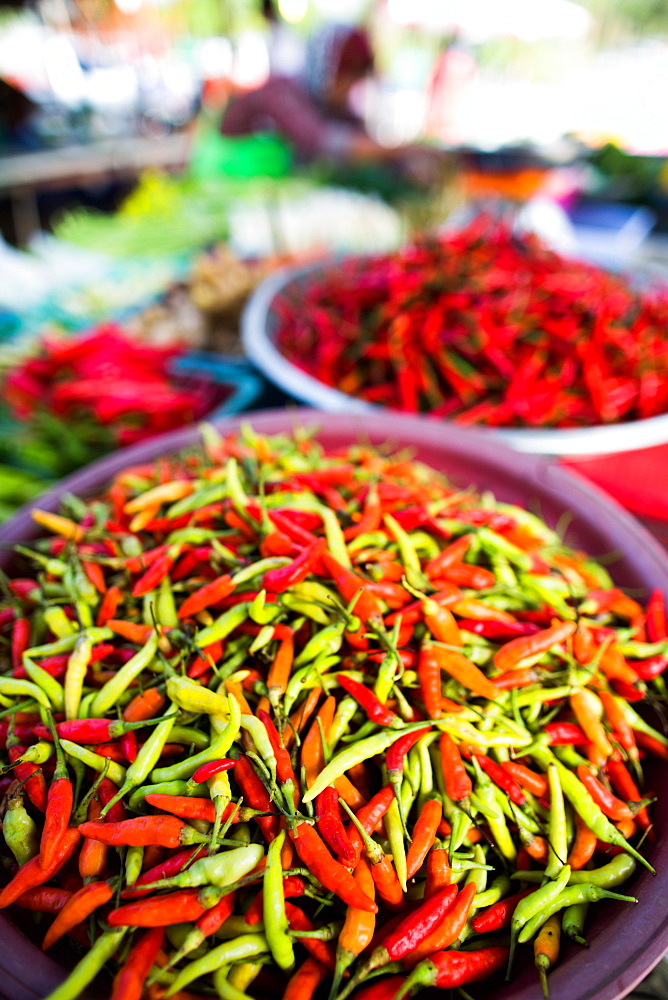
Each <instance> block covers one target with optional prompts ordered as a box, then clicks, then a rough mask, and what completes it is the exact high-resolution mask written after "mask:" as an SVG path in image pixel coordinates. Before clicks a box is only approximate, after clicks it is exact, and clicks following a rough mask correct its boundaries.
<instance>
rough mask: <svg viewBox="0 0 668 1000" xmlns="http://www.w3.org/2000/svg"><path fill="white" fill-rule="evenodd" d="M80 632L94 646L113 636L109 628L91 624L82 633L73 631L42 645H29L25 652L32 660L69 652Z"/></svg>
mask: <svg viewBox="0 0 668 1000" xmlns="http://www.w3.org/2000/svg"><path fill="white" fill-rule="evenodd" d="M82 634H83V635H86V636H87V637H88V638H89V639H90V641H91V643H92V644H93V645H94V646H96V645H97V644H98V643H101V642H106V641H107V639H113V637H114V633H113V632H112V631H111V629H110V628H106V627H97V626H93V627H92V628H87V629H84V632H83V633H81V632H73V633H72V635H68V636H65V638H64V639H57V640H56V641H55V642H48V643H46V644H45V645H42V646H31V647H30V649H27V650H26V653H27V655H28V656H29V657H30V658H31V659H32V660H41V659H42V657H44V656H57V655H58V654H59V653H70V652H71V651H72V650H73V649H74V646H75V645H76V641H77V639H78V638H79V636H80V635H82Z"/></svg>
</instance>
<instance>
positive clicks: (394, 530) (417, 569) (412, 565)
mask: <svg viewBox="0 0 668 1000" xmlns="http://www.w3.org/2000/svg"><path fill="white" fill-rule="evenodd" d="M383 521H384V523H385V525H386V527H387V529H388V530H389V532H390V534H391V535H392V537H393V538H394V540H395V542H396V543H397V546H398V547H399V555H400V556H401V561H402V563H403V565H404V571H405V573H406V579H407V581H408V583H409V584H410V585H411V587H413V588H414V589H415V590H425V589H429V582H428V581H427V580H426V578H425V575H424V573H423V572H422V567H421V565H420V557H419V556H418V554H417V552H416V551H415V547H414V545H413V542H412V540H411V536H410V535H409V534H408V532H407V531H404V529H403V528H402V527H401V525H400V524H399V522H398V521H397V519H396V518H394V517H393V516H392V514H385V515H384V517H383Z"/></svg>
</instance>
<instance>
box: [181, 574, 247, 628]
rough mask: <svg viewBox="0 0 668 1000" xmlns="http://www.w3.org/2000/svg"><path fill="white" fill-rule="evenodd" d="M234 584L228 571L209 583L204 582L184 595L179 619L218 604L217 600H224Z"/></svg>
mask: <svg viewBox="0 0 668 1000" xmlns="http://www.w3.org/2000/svg"><path fill="white" fill-rule="evenodd" d="M234 586H235V585H234V582H233V580H232V577H231V576H230V575H229V573H225V574H224V575H223V576H219V577H218V578H217V579H216V580H212V581H211V582H210V583H205V584H204V586H202V587H200V588H199V589H198V590H196V591H194V593H192V594H190V596H189V597H186V599H185V601H184V602H183V604H182V605H181V606H180V608H179V610H178V616H179V618H180V619H181V620H183V619H184V618H192V617H193V616H194V615H196V614H199V612H200V611H205V610H206V609H207V608H210V607H211V606H212V605H213V604H218V602H219V601H222V600H224V599H225V598H226V597H228V596H229V594H231V593H232V591H233V590H234Z"/></svg>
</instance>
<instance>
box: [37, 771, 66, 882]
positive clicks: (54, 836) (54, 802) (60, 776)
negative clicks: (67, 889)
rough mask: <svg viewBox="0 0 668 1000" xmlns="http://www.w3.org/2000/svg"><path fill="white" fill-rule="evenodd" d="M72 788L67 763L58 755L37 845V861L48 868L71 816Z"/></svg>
mask: <svg viewBox="0 0 668 1000" xmlns="http://www.w3.org/2000/svg"><path fill="white" fill-rule="evenodd" d="M73 802H74V790H73V788H72V782H71V781H70V779H69V775H68V773H67V765H66V764H65V762H64V760H63V759H62V757H61V756H60V755H59V759H58V762H57V764H56V769H55V771H54V773H53V778H52V779H51V784H50V785H49V791H48V794H47V799H46V811H45V813H44V826H43V827H42V838H41V840H40V845H39V863H40V865H41V866H42V868H46V869H49V868H51V865H52V863H53V860H54V858H55V857H56V856H57V854H58V850H59V848H60V845H61V842H62V841H63V838H64V837H65V834H66V833H67V830H68V825H69V822H70V818H71V816H72V805H73Z"/></svg>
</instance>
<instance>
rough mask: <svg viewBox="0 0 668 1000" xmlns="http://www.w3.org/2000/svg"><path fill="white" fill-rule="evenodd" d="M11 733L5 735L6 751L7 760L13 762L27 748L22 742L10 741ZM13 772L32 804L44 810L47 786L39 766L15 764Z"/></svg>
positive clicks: (41, 810)
mask: <svg viewBox="0 0 668 1000" xmlns="http://www.w3.org/2000/svg"><path fill="white" fill-rule="evenodd" d="M11 740H12V736H11V734H10V735H9V736H8V737H7V752H8V755H9V762H10V764H13V763H14V762H15V761H16V760H17V759H18V758H19V757H21V756H22V755H23V754H24V753H25V752H26V750H27V747H25V746H24V745H23V744H22V743H18V742H16V741H15V742H11ZM14 774H15V775H16V777H17V778H18V780H19V781H20V782H22V784H23V785H24V787H25V790H26V792H27V793H28V798H29V799H30V801H31V802H32V804H33V805H34V806H35V807H36V808H37V809H39V811H40V812H46V805H47V788H46V779H45V777H44V775H43V774H42V770H41V768H39V767H38V766H37V765H36V764H29V763H26V764H17V765H16V766H15V767H14Z"/></svg>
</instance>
